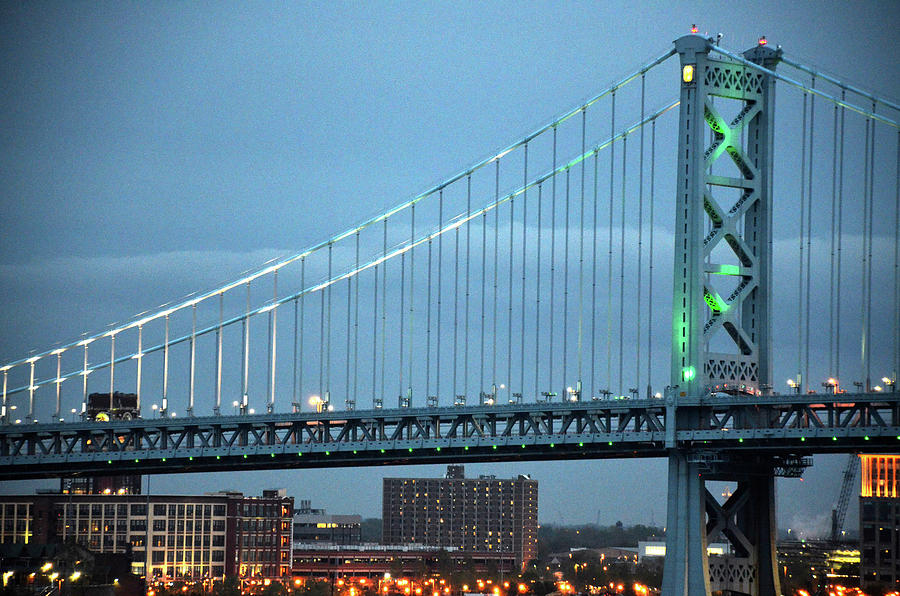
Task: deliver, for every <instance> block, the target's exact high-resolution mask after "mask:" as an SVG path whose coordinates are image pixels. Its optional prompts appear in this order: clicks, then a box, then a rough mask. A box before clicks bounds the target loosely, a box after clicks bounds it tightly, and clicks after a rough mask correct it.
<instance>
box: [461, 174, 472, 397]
mask: <svg viewBox="0 0 900 596" xmlns="http://www.w3.org/2000/svg"><path fill="white" fill-rule="evenodd" d="M471 213H472V175H471V174H469V175H468V176H466V309H465V310H466V315H465V316H466V323H465V328H464V332H463V344H465V345H464V346H463V395H468V394H469V273H470V269H471V265H470V263H469V259H470V258H471V257H472V227H471V226H472V222H471V221H470V220H469V216H470V215H471Z"/></svg>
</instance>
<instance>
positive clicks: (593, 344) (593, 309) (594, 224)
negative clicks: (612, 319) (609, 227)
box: [590, 153, 600, 398]
mask: <svg viewBox="0 0 900 596" xmlns="http://www.w3.org/2000/svg"><path fill="white" fill-rule="evenodd" d="M599 162H600V157H599V153H594V199H593V204H594V208H593V210H592V212H591V213H592V215H593V222H592V225H591V230H592V232H591V387H590V396H591V398H594V397H595V396H596V395H597V237H598V234H597V207H598V203H597V198H598V195H597V185H598V182H599Z"/></svg>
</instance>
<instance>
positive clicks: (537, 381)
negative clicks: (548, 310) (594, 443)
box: [534, 184, 544, 401]
mask: <svg viewBox="0 0 900 596" xmlns="http://www.w3.org/2000/svg"><path fill="white" fill-rule="evenodd" d="M542 198H543V185H542V184H538V198H537V230H536V234H535V235H536V236H537V259H536V264H535V267H536V269H537V278H536V281H535V305H534V399H535V401H540V398H541V386H540V385H541V373H540V367H541V236H543V231H544V230H543V228H542V227H541V223H542V221H541V212H542V211H543V205H542V203H541V199H542Z"/></svg>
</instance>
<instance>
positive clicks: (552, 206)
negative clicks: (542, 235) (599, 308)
mask: <svg viewBox="0 0 900 596" xmlns="http://www.w3.org/2000/svg"><path fill="white" fill-rule="evenodd" d="M556 135H557V128H556V126H554V127H553V188H552V189H551V196H550V345H549V348H550V350H549V356H550V366H549V369H548V370H549V373H550V378H549V379H548V383H549V385H548V390H547V391H548V393H550V395H548V396H547V399H548V401H549V400H550V399H551V398H552V397H553V396H552V393H553V372H554V371H553V361H554V356H555V355H556V354H555V352H554V350H553V337H554V335H555V331H556V330H555V329H554V327H555V325H554V324H553V319H554V318H555V316H556V313H555V312H554V311H555V310H556V309H555V308H554V305H553V303H554V302H555V301H554V297H555V295H556Z"/></svg>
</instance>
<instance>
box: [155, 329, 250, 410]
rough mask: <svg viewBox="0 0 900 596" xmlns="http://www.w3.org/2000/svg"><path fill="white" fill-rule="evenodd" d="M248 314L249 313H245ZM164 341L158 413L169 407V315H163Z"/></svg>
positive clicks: (245, 381) (244, 400)
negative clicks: (161, 386) (161, 391)
mask: <svg viewBox="0 0 900 596" xmlns="http://www.w3.org/2000/svg"><path fill="white" fill-rule="evenodd" d="M247 316H249V315H247ZM247 316H245V317H244V329H245V331H244V335H245V337H246V334H247V331H246V328H247V323H248V321H247ZM165 327H166V329H165V342H164V343H163V394H162V408H161V409H160V415H163V414H164V413H165V412H166V410H168V408H169V315H166V316H165ZM248 351H249V350H248V347H247V341H246V340H245V341H244V367H243V371H244V372H243V376H244V382H243V392H244V393H243V396H242V399H243V402H242V403H246V401H247V380H246V379H247V372H246V371H247V365H246V362H247V353H248Z"/></svg>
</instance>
